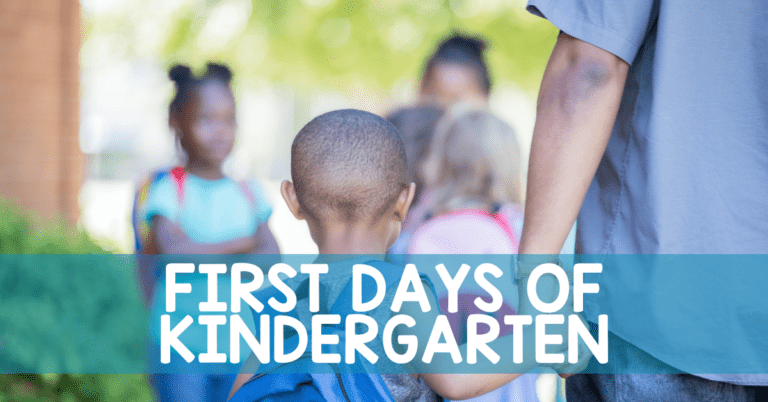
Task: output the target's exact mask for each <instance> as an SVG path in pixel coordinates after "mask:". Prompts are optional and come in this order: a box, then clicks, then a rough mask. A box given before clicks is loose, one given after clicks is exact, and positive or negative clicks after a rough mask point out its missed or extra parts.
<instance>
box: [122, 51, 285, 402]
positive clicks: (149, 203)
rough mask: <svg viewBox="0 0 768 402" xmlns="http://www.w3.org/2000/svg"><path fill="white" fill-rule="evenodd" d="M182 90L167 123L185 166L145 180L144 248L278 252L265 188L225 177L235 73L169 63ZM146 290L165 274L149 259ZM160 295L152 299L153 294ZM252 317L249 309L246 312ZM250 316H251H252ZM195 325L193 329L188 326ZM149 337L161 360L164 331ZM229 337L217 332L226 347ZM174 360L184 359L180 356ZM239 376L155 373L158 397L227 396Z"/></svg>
mask: <svg viewBox="0 0 768 402" xmlns="http://www.w3.org/2000/svg"><path fill="white" fill-rule="evenodd" d="M169 76H170V78H171V79H172V80H173V81H174V82H175V84H176V94H175V96H174V98H173V100H172V101H171V103H170V106H169V119H168V120H169V124H170V127H171V128H172V130H173V132H174V134H175V136H176V139H177V141H178V144H179V145H180V148H181V149H182V151H183V154H184V155H183V157H184V164H183V166H181V167H177V168H174V169H172V170H170V171H169V172H168V171H164V172H161V173H160V174H157V173H156V174H155V175H154V177H153V179H152V180H151V183H150V184H149V185H148V186H147V188H146V191H145V193H146V194H144V196H143V197H144V198H145V199H143V200H141V202H140V203H139V202H138V201H137V204H140V205H139V206H138V207H137V215H138V218H139V219H140V220H142V221H143V222H144V223H145V226H146V227H147V230H146V231H145V232H144V233H141V234H139V233H137V235H140V236H139V237H140V238H139V239H138V240H137V249H138V252H139V253H143V254H252V253H258V254H279V252H280V251H279V248H278V246H277V242H276V241H275V238H274V237H273V235H272V233H271V232H270V230H269V226H268V225H267V220H268V219H269V217H270V215H271V213H272V209H271V207H270V205H269V203H268V202H267V200H266V198H265V195H264V191H263V190H262V188H261V187H260V186H259V185H258V184H257V183H255V182H244V181H236V180H233V179H232V178H230V177H228V176H226V175H225V174H224V172H223V171H222V164H223V162H224V160H225V159H226V158H227V156H229V154H230V152H231V151H232V148H233V146H234V141H235V131H236V128H237V124H236V115H235V99H234V96H233V93H232V89H231V87H230V81H231V79H232V73H231V72H230V70H229V69H228V68H227V67H226V66H223V65H218V64H208V69H207V71H206V72H205V74H203V75H202V76H200V77H195V76H194V75H193V74H192V71H191V70H190V68H189V67H187V66H182V65H176V66H174V67H173V68H171V69H170V72H169ZM143 268H144V271H151V272H142V282H144V283H143V285H144V286H143V287H144V289H148V288H150V289H151V286H153V285H154V284H155V282H157V281H158V280H162V278H163V277H164V275H160V272H158V271H160V270H159V269H157V268H156V267H154V266H151V267H147V266H144V267H143ZM194 281H200V283H197V284H195V283H192V288H193V289H197V290H202V291H205V289H207V283H206V280H205V277H204V276H202V277H200V278H193V279H191V280H190V282H194ZM228 281H229V277H228V276H224V277H222V278H219V285H220V286H219V288H220V291H219V298H220V299H221V300H227V298H228V297H229V296H228V295H227V294H222V293H223V291H225V290H227V291H228V290H229V289H230V285H229V284H228ZM164 290H165V286H164V284H163V283H160V285H159V286H157V291H156V294H155V295H154V297H152V295H151V293H150V292H149V291H146V290H145V296H146V299H147V302H148V303H150V305H152V308H151V311H152V313H151V319H150V324H151V326H150V328H160V324H159V317H160V315H162V314H165V304H164V303H165V295H164V294H163V293H164ZM152 299H154V301H153V300H152ZM205 300H207V298H206V294H204V292H203V293H201V294H197V293H193V294H192V295H190V297H188V298H185V299H183V300H182V299H179V303H177V307H176V311H175V312H174V313H171V316H172V317H171V318H172V321H174V320H175V321H174V322H177V321H180V320H181V319H182V318H183V317H184V316H186V315H190V316H193V317H195V316H197V315H199V309H198V302H200V301H205ZM243 318H244V319H251V317H250V315H243ZM246 322H247V321H246ZM187 332H189V331H187ZM153 338H156V339H152V342H151V344H150V351H151V354H152V355H153V364H159V346H158V345H159V336H154V337H153ZM197 338H200V339H196V340H195V341H190V342H186V343H185V344H186V345H187V346H188V347H189V349H190V350H191V351H192V352H193V353H195V354H197V353H202V352H205V351H206V350H207V347H206V345H205V336H204V335H203V336H200V337H197ZM226 344H227V342H226V340H223V339H219V347H220V348H223V347H224V346H225V345H226ZM173 359H181V357H180V356H179V355H174V356H173V357H172V360H173ZM234 378H235V376H234V375H229V376H226V375H191V374H162V375H161V374H157V375H154V376H152V379H151V380H152V383H153V386H154V387H155V390H156V393H157V398H158V400H160V401H163V402H164V401H182V400H183V401H203V400H224V399H225V398H226V396H227V391H228V390H229V388H230V387H231V385H232V382H233V381H234Z"/></svg>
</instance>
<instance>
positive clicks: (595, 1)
mask: <svg viewBox="0 0 768 402" xmlns="http://www.w3.org/2000/svg"><path fill="white" fill-rule="evenodd" d="M658 1H660V0H530V1H529V2H528V7H527V10H528V11H529V12H530V13H532V14H534V15H536V16H539V17H542V18H546V19H547V20H549V22H551V23H552V24H553V25H554V26H556V27H557V28H559V29H560V30H561V31H563V32H565V33H567V34H568V35H571V36H573V37H574V38H577V39H579V40H582V41H584V42H587V43H589V44H591V45H594V46H597V47H599V48H601V49H603V50H605V51H608V52H611V53H613V54H614V55H616V56H618V57H620V58H621V59H622V60H624V61H626V62H627V63H629V64H632V61H633V60H634V58H635V56H636V55H637V51H638V50H639V49H640V46H641V45H642V43H643V39H644V38H645V35H646V33H647V31H648V26H649V22H650V21H651V18H652V16H653V14H654V5H655V4H654V3H658Z"/></svg>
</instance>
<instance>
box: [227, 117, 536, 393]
mask: <svg viewBox="0 0 768 402" xmlns="http://www.w3.org/2000/svg"><path fill="white" fill-rule="evenodd" d="M291 176H292V179H293V182H289V181H285V182H283V184H282V187H281V192H282V195H283V198H284V199H285V202H286V203H287V204H288V207H289V208H290V210H291V212H292V213H293V215H294V216H295V217H296V218H297V219H303V220H306V221H307V224H308V225H309V230H310V233H311V235H312V238H313V240H314V241H315V242H316V243H317V246H318V248H319V252H320V254H321V257H322V256H323V255H332V254H336V255H338V254H367V255H384V254H385V253H386V250H387V248H389V246H391V245H392V243H393V242H394V241H395V239H397V237H398V235H399V233H400V226H401V223H402V221H403V218H404V217H405V216H406V213H407V212H408V208H409V206H410V204H411V202H412V201H413V197H414V194H415V190H416V186H415V184H413V183H408V182H407V173H406V165H405V148H404V146H403V142H402V140H401V138H400V135H399V134H398V132H397V130H396V129H395V128H394V127H393V126H392V125H391V124H390V123H389V122H387V121H386V120H384V119H383V118H381V117H379V116H376V115H374V114H371V113H367V112H363V111H359V110H339V111H334V112H330V113H326V114H324V115H321V116H319V117H317V118H315V119H314V120H312V121H311V122H309V123H308V124H307V125H306V126H304V128H302V129H301V131H300V132H299V134H298V135H297V136H296V139H295V140H294V142H293V147H292V149H291ZM347 265H349V264H347ZM332 268H333V267H332V266H331V269H329V273H328V274H326V275H325V278H324V280H325V281H326V282H325V284H326V285H327V287H328V288H329V290H328V293H331V294H332V293H334V292H335V293H336V294H338V293H339V292H340V289H335V288H334V287H340V286H344V285H345V284H346V283H347V280H348V278H349V277H350V275H351V274H349V273H347V274H346V275H347V277H346V279H347V280H343V279H342V278H338V277H336V276H334V272H333V269H332ZM338 275H344V274H337V276H338ZM297 278H298V276H297ZM297 278H294V279H297ZM287 284H288V285H289V286H291V284H289V283H287ZM424 285H425V288H427V289H429V288H428V286H430V285H429V284H428V283H424ZM395 288H396V287H392V290H395ZM388 293H390V292H388ZM426 293H427V295H428V296H427V297H428V299H429V303H430V306H431V309H430V311H428V312H426V313H425V312H422V310H421V307H420V306H419V303H403V305H402V309H401V310H400V314H407V315H410V316H411V317H413V318H414V320H415V321H416V325H415V326H413V327H410V328H408V327H406V326H405V325H399V326H398V327H397V328H398V329H397V330H395V331H394V333H393V335H392V337H393V345H398V343H397V342H396V340H397V339H402V338H400V337H401V336H407V335H413V336H416V338H417V339H418V340H419V342H418V348H417V353H416V356H422V355H423V352H424V349H425V347H426V344H427V340H428V339H429V336H430V333H431V331H432V328H433V326H434V323H435V320H436V318H437V316H438V314H439V309H438V307H437V302H436V300H435V299H434V297H433V294H432V292H430V291H427V292H426ZM391 297H392V295H390V294H388V295H387V296H385V299H384V301H383V302H382V304H381V305H382V306H385V307H384V308H380V309H379V310H380V311H381V312H384V313H386V314H387V315H388V316H389V315H391V311H389V308H388V307H389V304H388V301H389V302H391ZM388 316H387V317H385V319H388V318H389V317H388ZM374 318H375V317H374ZM532 335H533V334H532V333H531V334H526V337H527V338H530V339H532ZM489 345H490V346H491V347H492V348H493V349H494V350H496V351H497V352H499V351H500V352H501V353H499V355H500V356H501V361H500V362H499V363H498V364H497V365H495V366H494V367H493V368H489V369H488V370H483V369H482V368H481V367H483V364H482V363H481V362H480V361H478V364H476V365H474V367H473V371H474V372H483V371H487V372H491V371H492V372H496V373H498V372H500V371H506V372H516V373H524V372H526V371H529V370H531V369H533V368H534V367H535V363H531V362H532V361H533V359H532V358H529V357H528V356H526V359H525V361H526V363H525V364H514V363H513V362H512V358H511V352H507V353H506V354H505V353H504V351H511V350H512V338H511V337H502V338H499V339H497V340H496V341H494V342H491V343H489ZM465 348H466V346H462V349H463V350H464V349H465ZM372 349H373V348H372ZM462 355H465V353H463V352H462ZM379 356H381V354H379ZM531 357H532V356H531ZM382 360H386V359H382ZM478 360H482V359H478ZM452 364H454V363H453V361H452V360H451V357H450V356H448V355H447V354H446V353H436V354H435V355H434V358H433V360H432V362H431V364H426V363H424V362H422V360H421V359H420V358H414V359H413V360H412V363H411V364H410V366H409V367H407V368H406V369H407V371H408V372H411V373H430V372H431V373H434V372H435V371H441V370H445V367H451V366H450V365H452ZM489 364H490V363H489ZM399 371H400V372H404V371H405V370H399ZM381 372H382V373H387V372H392V371H391V370H381ZM381 375H382V376H383V378H384V381H385V383H386V384H387V387H388V389H389V391H390V393H391V394H392V396H393V397H394V399H395V400H396V401H398V402H401V401H403V402H404V401H437V400H438V399H439V397H438V395H439V396H442V397H444V398H448V399H466V398H471V397H474V396H478V395H482V394H485V393H487V392H490V391H492V390H494V389H496V388H498V387H500V386H502V385H504V384H506V383H508V382H509V381H512V380H513V379H515V378H517V377H518V376H519V375H520V374H418V375H417V374H412V375H409V374H381ZM251 377H252V374H240V375H239V376H238V379H237V381H236V382H235V385H234V387H233V390H232V394H234V392H235V391H236V390H237V389H239V388H240V387H241V386H242V385H243V384H244V383H245V382H246V381H248V379H250V378H251Z"/></svg>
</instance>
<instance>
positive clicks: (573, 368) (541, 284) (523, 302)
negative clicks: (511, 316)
mask: <svg viewBox="0 0 768 402" xmlns="http://www.w3.org/2000/svg"><path fill="white" fill-rule="evenodd" d="M529 280H530V277H529V276H527V275H526V276H523V277H522V279H521V280H520V282H519V284H518V291H519V296H520V305H519V311H518V314H519V315H530V316H531V317H532V318H533V326H536V325H537V324H536V322H537V319H541V318H544V317H542V316H545V315H547V316H551V317H547V318H544V319H548V318H552V319H554V316H561V317H563V321H562V323H557V324H555V323H547V324H546V326H545V328H546V331H545V333H546V340H547V341H548V343H549V342H551V343H552V344H547V345H545V347H546V353H547V354H553V355H556V356H558V355H559V356H562V357H563V361H562V362H548V363H542V364H541V365H542V366H544V367H550V368H552V369H553V370H555V371H556V372H558V373H559V374H560V376H561V377H563V378H566V377H569V376H571V375H573V374H575V373H578V372H579V371H582V370H584V369H585V368H586V367H587V363H588V362H589V360H590V358H591V357H592V353H591V351H590V350H589V348H588V347H587V345H586V344H585V343H584V341H583V340H582V339H579V341H578V359H577V361H576V362H574V363H569V354H570V353H569V350H568V349H569V348H568V346H569V344H570V341H569V330H568V328H569V325H568V322H569V320H571V319H578V320H580V321H581V323H582V324H583V325H584V326H587V322H586V321H585V320H584V318H583V317H582V316H581V314H579V313H576V312H575V311H574V308H573V292H572V291H571V289H570V286H569V287H568V288H567V289H563V290H561V289H560V285H561V284H563V285H564V283H559V281H558V279H557V278H556V277H555V276H554V275H550V274H545V275H542V276H541V277H539V278H538V280H537V283H536V284H535V285H536V292H535V293H533V292H530V293H529V289H528V287H529ZM572 282H573V281H572V280H570V278H569V280H568V283H569V284H570V283H572ZM531 290H532V289H531ZM566 291H567V293H566ZM537 297H538V300H535V301H534V302H532V301H531V299H532V298H537ZM563 297H566V298H567V299H566V300H565V303H562V300H559V301H558V298H563ZM539 301H540V302H539ZM556 301H557V303H555V302H556ZM561 303H562V307H561V308H560V309H559V310H556V311H552V310H551V309H546V311H541V310H539V309H537V308H536V307H535V306H539V307H540V308H544V307H557V306H558V305H560V304H561ZM571 316H573V317H575V318H570V317H571ZM574 336H576V335H575V334H574ZM539 337H540V338H541V334H539ZM557 337H559V338H560V339H561V340H562V342H561V343H559V344H558V343H557V340H558V339H553V338H557ZM537 341H539V340H538V339H537ZM538 343H539V342H537V344H538ZM538 347H540V346H539V345H537V348H538Z"/></svg>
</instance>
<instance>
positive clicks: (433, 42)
mask: <svg viewBox="0 0 768 402" xmlns="http://www.w3.org/2000/svg"><path fill="white" fill-rule="evenodd" d="M455 31H457V32H461V33H465V34H469V35H475V36H479V37H482V38H484V39H485V40H486V41H487V42H488V44H489V50H488V53H487V57H488V63H489V66H490V70H491V74H492V79H493V82H494V87H493V90H492V94H491V100H490V103H491V108H492V109H493V110H494V111H495V112H496V113H497V114H498V115H500V116H501V117H503V118H504V119H505V120H507V121H508V122H509V123H510V124H511V125H512V126H513V127H514V128H516V129H517V132H518V137H519V139H520V142H521V148H522V149H523V150H524V155H523V156H524V159H525V158H526V157H527V149H528V147H529V141H530V135H531V132H532V129H533V118H534V112H535V95H536V91H537V89H538V84H539V82H540V79H541V75H542V74H543V70H544V66H545V63H546V60H547V57H548V55H549V52H550V51H551V47H552V45H553V43H554V38H555V36H556V31H555V29H554V28H553V27H552V26H551V25H549V24H548V23H547V22H546V21H544V20H541V19H538V18H535V17H533V16H531V15H529V14H528V13H527V12H526V11H525V1H523V0H421V1H418V2H406V1H400V0H379V1H346V0H281V1H264V0H81V1H79V2H78V1H76V0H59V1H56V0H28V1H27V0H2V1H1V2H0V38H1V39H2V40H1V41H0V42H1V44H0V104H1V105H2V106H0V145H2V146H1V147H0V149H2V156H1V157H0V166H1V167H2V171H3V173H2V175H0V196H2V197H4V198H7V199H10V200H13V201H15V202H17V203H19V204H20V205H21V206H22V208H24V209H28V210H31V211H34V212H35V213H36V214H38V215H40V216H43V217H50V216H52V215H57V216H64V217H65V219H67V220H68V221H69V222H70V223H72V224H76V225H79V226H80V227H81V228H82V229H84V230H85V231H86V232H88V234H90V235H91V236H92V237H93V238H94V239H95V240H96V241H97V242H98V243H99V244H100V245H102V246H103V247H105V248H107V249H108V250H111V251H114V252H119V253H131V252H133V242H132V236H133V234H132V232H131V225H130V213H131V207H132V198H133V193H134V191H135V188H136V185H137V182H138V181H139V180H140V179H141V178H143V177H144V176H145V175H146V174H148V173H149V172H150V171H152V170H154V169H156V168H159V167H164V166H169V165H171V164H172V163H173V161H174V158H175V157H176V154H177V150H176V148H175V144H174V138H173V135H172V134H171V131H170V130H169V128H168V118H167V116H168V114H167V110H168V109H167V105H168V102H169V100H170V98H171V96H172V94H173V84H172V82H171V81H170V80H169V79H168V78H167V70H168V67H169V66H170V65H172V64H173V63H174V62H182V63H187V64H189V65H191V66H192V67H193V68H200V69H202V68H203V66H204V64H205V62H207V61H209V60H214V61H219V62H223V63H226V64H228V65H229V66H230V67H231V68H232V69H233V71H234V73H235V81H234V88H235V93H236V98H237V107H238V120H239V130H238V137H237V144H236V147H235V150H234V152H233V153H232V155H231V157H230V159H229V161H228V162H227V165H226V168H227V172H228V173H229V174H231V175H233V176H235V177H254V178H258V179H262V180H264V181H265V185H266V186H267V187H268V188H270V189H271V190H273V191H272V194H271V195H272V201H273V205H274V207H275V215H274V219H273V220H272V223H271V226H272V229H273V231H274V232H275V235H276V237H277V239H278V242H279V243H280V246H281V248H282V249H283V250H284V251H285V252H287V253H305V252H307V253H311V252H314V249H313V247H314V246H313V245H312V244H311V242H309V241H308V238H307V237H306V232H305V229H304V227H303V226H302V225H300V224H294V222H293V220H292V219H285V218H287V216H286V212H287V211H285V210H284V208H283V205H282V204H283V203H282V200H280V199H278V198H277V196H278V194H277V193H276V184H277V183H279V182H280V181H281V180H283V179H286V178H288V177H289V175H290V166H289V149H290V144H291V141H292V140H293V137H294V135H295V134H296V132H297V131H298V130H299V129H300V128H301V127H302V126H303V125H304V124H305V123H306V122H308V121H309V120H310V119H311V118H313V117H315V116H317V115H319V114H321V113H324V112H326V111H330V110H333V109H339V108H346V107H354V108H360V109H364V110H368V111H371V112H374V113H378V114H386V113H387V112H389V111H392V110H393V109H394V108H396V107H399V106H404V105H407V104H409V103H412V102H413V101H414V100H415V97H416V94H417V91H418V85H419V82H420V76H421V73H422V70H423V68H424V64H425V62H426V58H427V57H428V56H429V54H430V53H431V52H433V51H434V49H435V47H436V46H437V44H438V43H439V42H440V41H441V40H442V39H443V38H444V37H446V36H447V35H450V34H451V33H452V32H455ZM525 165H526V163H525V161H524V166H525ZM286 237H291V241H290V242H287V241H285V239H286Z"/></svg>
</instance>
